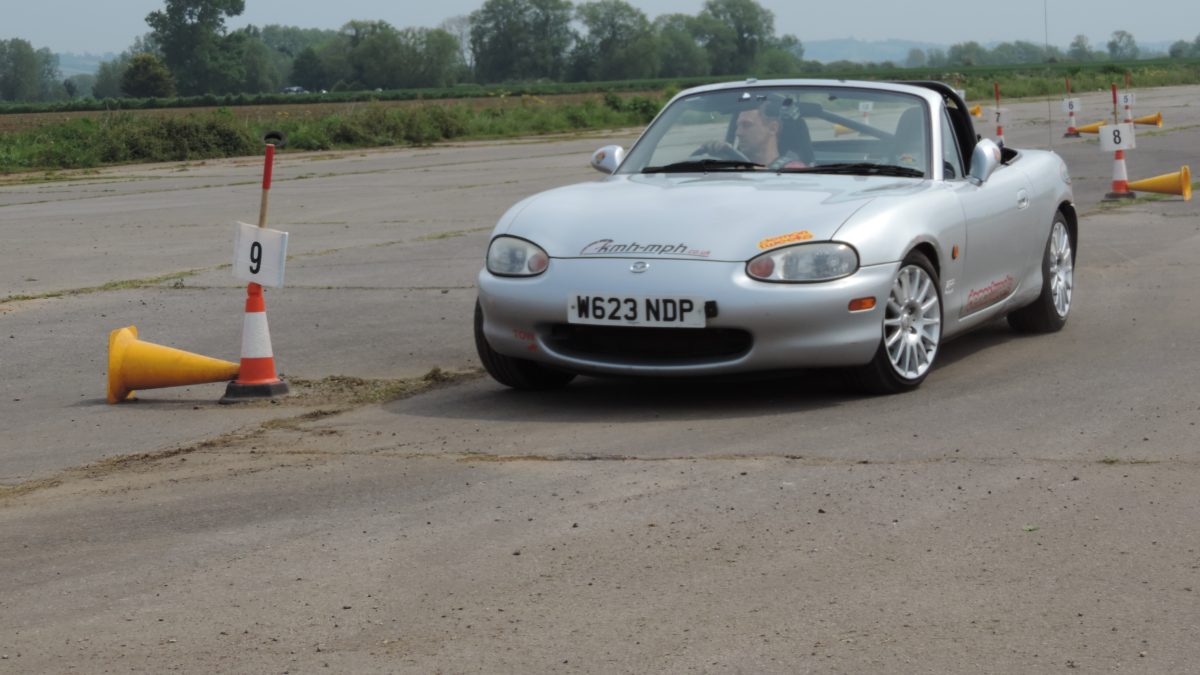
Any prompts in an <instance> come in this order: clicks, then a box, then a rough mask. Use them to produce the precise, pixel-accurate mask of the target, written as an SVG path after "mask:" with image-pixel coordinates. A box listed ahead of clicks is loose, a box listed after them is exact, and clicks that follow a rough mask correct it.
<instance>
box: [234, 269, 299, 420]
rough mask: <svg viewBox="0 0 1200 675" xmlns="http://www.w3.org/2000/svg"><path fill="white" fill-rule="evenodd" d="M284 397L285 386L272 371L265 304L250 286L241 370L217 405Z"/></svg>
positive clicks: (254, 286)
mask: <svg viewBox="0 0 1200 675" xmlns="http://www.w3.org/2000/svg"><path fill="white" fill-rule="evenodd" d="M287 393H288V385H287V382H284V381H283V380H281V379H279V376H278V375H277V374H276V370H275V353H274V352H273V351H272V350H271V331H270V329H269V328H268V327H267V303H266V302H264V301H263V289H262V286H260V285H258V284H256V283H251V284H250V285H248V286H247V287H246V317H245V322H244V323H243V324H242V362H241V367H240V368H239V370H238V378H237V379H236V380H234V381H233V382H230V383H229V386H228V387H226V389H225V396H223V397H221V403H236V402H238V401H246V400H252V399H261V398H275V397H276V396H283V395H285V394H287Z"/></svg>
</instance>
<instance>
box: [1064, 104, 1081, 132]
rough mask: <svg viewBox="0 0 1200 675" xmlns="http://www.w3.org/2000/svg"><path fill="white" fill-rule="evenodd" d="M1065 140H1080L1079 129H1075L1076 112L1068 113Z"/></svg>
mask: <svg viewBox="0 0 1200 675" xmlns="http://www.w3.org/2000/svg"><path fill="white" fill-rule="evenodd" d="M1063 138H1079V129H1076V128H1075V110H1074V109H1071V110H1068V111H1067V133H1065V134H1063Z"/></svg>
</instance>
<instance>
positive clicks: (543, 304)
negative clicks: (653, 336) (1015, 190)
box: [479, 258, 899, 376]
mask: <svg viewBox="0 0 1200 675" xmlns="http://www.w3.org/2000/svg"><path fill="white" fill-rule="evenodd" d="M634 262H636V260H635V259H611V258H608V259H582V258H556V259H554V260H552V261H551V263H550V267H549V269H547V270H546V272H545V273H543V274H541V275H540V276H537V277H533V278H506V277H496V276H494V275H492V274H491V273H489V272H488V271H487V270H482V271H481V272H480V273H479V301H480V305H481V307H482V309H483V316H484V322H483V332H484V335H485V336H486V338H487V341H488V344H489V345H490V346H491V347H492V349H494V350H495V351H497V352H499V353H501V354H504V355H507V356H512V357H516V358H523V359H529V360H532V361H538V362H541V363H545V364H548V365H551V366H555V367H558V368H562V369H565V370H570V371H574V372H582V373H596V374H608V375H645V376H655V375H661V376H681V375H724V374H732V373H748V372H759V371H772V370H782V369H792V368H811V367H829V366H855V365H863V364H865V363H867V362H869V361H870V360H871V358H872V357H873V356H874V354H875V351H876V349H877V348H878V346H879V340H880V338H881V336H882V334H883V328H882V326H883V311H884V305H885V304H886V302H887V297H888V293H889V291H890V290H891V286H892V282H893V280H894V279H895V276H896V271H897V270H898V268H899V263H890V264H884V265H873V266H870V267H863V268H860V269H859V270H858V271H857V272H855V273H854V274H853V275H851V276H849V277H846V278H844V279H839V280H837V281H830V282H823V283H813V284H778V283H765V282H761V281H756V280H754V279H751V278H750V277H748V276H746V272H745V263H742V262H716V261H693V260H649V261H645V262H648V263H649V269H648V270H646V272H645V273H642V274H632V273H631V271H630V267H631V265H632V264H633V263H634ZM572 293H596V294H605V295H626V294H627V295H644V296H689V297H702V298H704V299H706V300H710V301H715V302H716V306H717V315H716V316H715V317H712V318H709V319H708V320H707V325H706V328H705V329H701V330H710V329H726V332H739V331H745V332H746V333H747V334H748V337H749V340H748V341H747V344H746V345H745V348H744V349H736V350H734V353H722V354H719V355H713V354H706V355H697V356H689V355H688V354H687V353H682V354H680V355H676V356H673V357H671V358H655V357H653V356H647V355H646V354H639V355H637V356H633V355H622V354H620V353H612V350H605V351H604V352H593V353H588V352H587V351H586V350H583V351H581V350H580V349H572V348H567V347H566V346H564V342H563V341H562V339H561V337H562V335H563V333H564V325H565V324H567V323H568V321H567V306H568V298H569V295H570V294H572ZM863 297H874V298H875V299H876V306H875V308H874V309H871V310H867V311H862V312H850V311H849V309H848V305H849V303H850V301H851V300H853V299H856V298H863ZM609 330H617V329H609ZM625 330H634V331H637V330H650V329H638V328H628V329H625ZM664 330H665V331H683V330H686V329H674V328H669V329H658V331H659V335H661V334H662V333H661V331H664ZM728 351H729V350H726V352H728Z"/></svg>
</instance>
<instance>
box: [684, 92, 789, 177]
mask: <svg viewBox="0 0 1200 675" xmlns="http://www.w3.org/2000/svg"><path fill="white" fill-rule="evenodd" d="M779 107H780V106H779V104H778V103H764V104H763V105H761V106H759V107H757V108H752V109H750V110H743V111H742V112H741V113H740V114H738V118H737V128H736V131H735V132H734V133H735V136H736V137H737V151H738V152H741V153H742V154H743V155H745V156H746V159H749V160H750V161H751V162H755V163H757V164H762V165H763V166H765V167H766V168H768V169H772V170H778V169H802V168H804V167H806V166H807V164H805V163H804V162H802V161H800V157H799V156H798V155H797V154H796V153H795V152H792V151H791V150H787V151H785V152H783V153H781V152H780V151H779V129H780V127H781V125H782V122H781V121H780V119H779ZM702 149H703V150H704V151H705V152H708V153H709V154H714V151H715V152H717V153H719V152H720V151H721V150H725V149H732V146H730V145H729V144H728V143H723V142H719V141H718V142H713V143H708V144H706V145H705V146H704V147H703V148H702Z"/></svg>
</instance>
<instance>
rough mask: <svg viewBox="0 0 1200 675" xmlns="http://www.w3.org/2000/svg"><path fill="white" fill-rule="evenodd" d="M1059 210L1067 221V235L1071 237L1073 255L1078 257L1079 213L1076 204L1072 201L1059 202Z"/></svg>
mask: <svg viewBox="0 0 1200 675" xmlns="http://www.w3.org/2000/svg"><path fill="white" fill-rule="evenodd" d="M1058 212H1059V213H1061V214H1062V215H1063V219H1064V220H1066V221H1067V235H1068V236H1070V237H1071V257H1072V258H1077V257H1078V256H1079V214H1077V213H1076V212H1075V206H1074V205H1073V204H1071V202H1063V203H1061V204H1059V205H1058Z"/></svg>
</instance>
